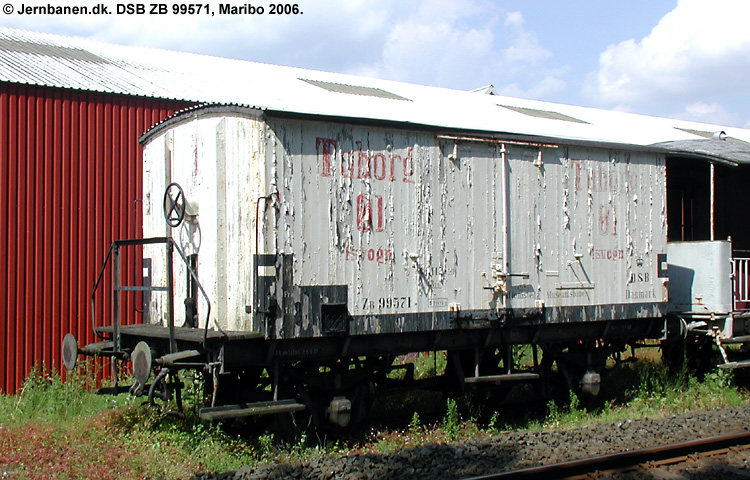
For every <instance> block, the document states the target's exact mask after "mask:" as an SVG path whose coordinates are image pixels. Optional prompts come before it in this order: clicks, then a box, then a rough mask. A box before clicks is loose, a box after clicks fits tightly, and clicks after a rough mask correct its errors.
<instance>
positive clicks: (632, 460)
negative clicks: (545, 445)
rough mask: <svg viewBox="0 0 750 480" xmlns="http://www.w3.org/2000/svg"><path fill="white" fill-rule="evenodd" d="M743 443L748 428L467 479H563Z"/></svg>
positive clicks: (748, 435)
mask: <svg viewBox="0 0 750 480" xmlns="http://www.w3.org/2000/svg"><path fill="white" fill-rule="evenodd" d="M743 444H750V431H744V432H738V433H730V434H727V435H719V436H716V437H709V438H703V439H699V440H690V441H687V442H680V443H673V444H671V445H662V446H657V447H648V448H640V449H637V450H631V451H628V452H620V453H611V454H607V455H599V456H595V457H590V458H583V459H580V460H570V461H567V462H561V463H554V464H551V465H543V466H539V467H529V468H523V469H520V470H513V471H509V472H501V473H496V474H490V475H482V476H478V477H471V478H470V479H467V480H510V479H512V480H520V479H527V478H529V479H532V478H533V479H566V478H572V477H580V476H582V475H586V474H589V473H593V472H601V471H619V470H626V469H629V468H634V467H636V466H638V465H641V464H644V463H648V462H659V461H663V460H667V459H670V458H677V457H684V456H687V455H691V454H696V453H704V452H710V451H714V450H720V449H724V448H729V447H733V446H737V445H743Z"/></svg>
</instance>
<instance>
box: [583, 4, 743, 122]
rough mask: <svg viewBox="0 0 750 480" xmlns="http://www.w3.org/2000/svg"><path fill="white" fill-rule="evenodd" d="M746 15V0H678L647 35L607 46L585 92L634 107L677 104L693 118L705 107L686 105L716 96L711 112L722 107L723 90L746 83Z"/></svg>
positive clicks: (704, 114) (599, 99) (705, 102)
mask: <svg viewBox="0 0 750 480" xmlns="http://www.w3.org/2000/svg"><path fill="white" fill-rule="evenodd" d="M748 18H750V2H747V1H746V0H714V1H712V2H705V1H703V0H680V2H679V3H678V5H677V7H676V8H675V9H674V10H672V11H671V12H669V13H668V14H667V15H665V16H664V17H663V18H662V19H661V21H660V22H659V23H658V25H656V26H655V27H654V29H653V30H652V31H651V33H650V34H649V35H648V36H646V37H644V38H643V39H641V40H639V41H637V40H635V39H630V40H626V41H623V42H621V43H619V44H617V45H610V46H609V47H607V49H606V50H605V51H604V52H603V53H602V54H601V55H600V57H599V70H598V71H596V72H593V73H592V74H590V75H589V77H588V78H587V84H586V88H585V90H584V95H587V96H588V97H589V98H591V99H592V100H595V101H596V102H598V103H599V104H602V105H608V106H612V105H616V104H620V105H621V106H622V105H628V106H634V107H636V109H638V110H643V109H652V110H656V111H658V109H674V106H675V105H682V106H683V107H679V108H684V111H683V112H681V114H680V116H687V117H691V118H693V119H696V120H697V119H699V118H701V117H708V114H707V112H706V111H705V109H703V110H701V109H697V110H696V109H695V108H688V107H687V106H689V105H692V106H695V105H699V103H698V102H703V105H712V104H714V103H716V102H718V103H716V106H715V108H714V112H719V111H722V110H723V107H721V103H722V102H723V101H726V97H724V96H723V95H725V94H732V93H736V92H737V91H744V90H745V89H746V88H747V87H746V83H747V78H748V76H749V75H750V29H748V28H747V19H748ZM723 111H725V112H726V110H723ZM726 113H727V115H726V117H727V118H729V117H731V115H729V112H726ZM717 116H718V113H717Z"/></svg>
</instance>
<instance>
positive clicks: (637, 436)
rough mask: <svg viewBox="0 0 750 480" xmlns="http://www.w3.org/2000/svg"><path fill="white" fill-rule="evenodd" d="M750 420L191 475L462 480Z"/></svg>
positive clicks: (683, 419)
mask: <svg viewBox="0 0 750 480" xmlns="http://www.w3.org/2000/svg"><path fill="white" fill-rule="evenodd" d="M748 426H750V406H747V407H745V406H743V407H728V408H723V409H720V410H713V411H699V412H691V413H685V414H681V415H673V416H671V417H666V418H659V419H650V418H638V419H631V420H622V421H619V422H616V423H608V424H601V425H593V426H589V427H582V428H575V429H570V430H541V431H530V432H515V431H510V432H503V433H501V434H498V435H495V436H493V437H491V438H482V439H469V440H464V441H456V442H453V443H448V444H426V445H422V446H419V447H415V448H410V449H403V450H400V451H397V452H393V453H389V454H375V453H366V454H350V455H347V456H340V455H338V456H335V455H329V456H326V457H320V458H315V459H312V460H309V461H305V462H301V463H294V464H283V463H277V464H267V465H257V466H254V467H245V468H242V469H240V470H237V471H233V472H223V473H206V474H201V475H196V476H194V477H193V479H195V480H214V479H225V480H255V479H282V478H285V479H286V478H295V479H333V478H348V479H354V480H357V479H360V480H365V479H367V480H375V479H409V480H415V479H433V478H444V479H452V478H455V479H459V478H466V477H472V476H477V475H486V474H490V473H497V472H500V471H506V470H516V469H519V468H524V467H531V466H538V465H546V464H552V463H558V462H563V461H567V460H574V459H580V458H586V457H591V456H595V455H602V454H607V453H614V452H621V451H627V450H634V449H638V448H643V447H652V446H658V445H665V444H669V443H676V442H683V441H688V440H695V439H697V438H705V437H710V436H716V435H722V434H727V433H733V432H739V431H743V430H746V429H747V428H748Z"/></svg>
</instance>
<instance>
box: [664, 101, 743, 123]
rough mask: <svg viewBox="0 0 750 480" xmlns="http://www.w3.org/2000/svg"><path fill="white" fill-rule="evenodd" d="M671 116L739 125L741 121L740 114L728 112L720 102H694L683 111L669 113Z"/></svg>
mask: <svg viewBox="0 0 750 480" xmlns="http://www.w3.org/2000/svg"><path fill="white" fill-rule="evenodd" d="M670 116H671V117H673V118H680V119H683V120H692V121H697V122H704V123H713V124H718V125H741V124H742V123H743V121H742V118H741V117H740V115H738V114H736V113H732V112H729V111H728V110H727V109H726V108H724V107H723V106H721V105H720V104H718V103H716V102H713V103H704V102H695V103H692V104H690V105H686V106H685V109H684V111H682V112H679V113H676V114H673V115H670Z"/></svg>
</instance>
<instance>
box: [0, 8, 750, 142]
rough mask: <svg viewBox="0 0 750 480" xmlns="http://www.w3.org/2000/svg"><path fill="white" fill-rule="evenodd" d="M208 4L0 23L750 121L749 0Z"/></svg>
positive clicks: (726, 121)
mask: <svg viewBox="0 0 750 480" xmlns="http://www.w3.org/2000/svg"><path fill="white" fill-rule="evenodd" d="M10 2H11V3H12V4H13V5H14V7H15V8H16V9H18V8H19V7H20V5H21V4H26V5H46V4H48V3H49V4H53V5H72V4H76V5H95V4H96V3H98V2H89V1H88V0H78V1H75V0H74V1H72V2H71V1H68V0H42V1H38V0H10ZM209 3H210V4H211V8H212V11H213V12H214V16H206V15H193V16H180V15H172V14H168V15H165V16H158V15H140V16H135V15H124V14H123V15H118V14H116V13H111V14H110V15H104V16H96V17H94V16H88V17H81V16H78V17H66V16H57V17H55V16H42V15H32V16H29V15H18V14H11V15H4V14H0V22H2V24H3V25H4V26H10V27H16V28H23V29H26V30H35V31H43V32H49V33H58V34H62V35H74V36H82V37H88V38H93V39H96V40H101V41H106V42H111V43H118V44H124V45H141V46H150V47H156V48H165V49H172V50H181V51H188V52H195V53H204V54H209V55H216V56H222V57H230V58H240V59H246V60H255V61H260V62H267V63H275V64H282V65H292V66H298V67H305V68H313V69H318V70H327V71H336V72H344V73H352V74H358V75H368V76H374V77H379V78H387V79H393V80H399V81H406V82H412V83H419V84H425V85H436V86H443V87H450V88H457V89H472V88H476V87H480V86H483V85H487V84H493V85H494V86H495V89H496V91H497V92H498V93H499V94H505V95H510V96H518V97H524V98H533V99H538V100H545V101H551V102H559V103H568V104H574V105H584V106H592V107H598V108H607V109H617V110H623V111H630V112H635V113H643V114H649V115H658V116H665V117H675V118H683V119H688V120H696V121H703V122H709V123H718V124H723V125H727V126H739V127H746V128H750V93H749V92H748V87H747V80H748V79H750V29H748V28H747V26H746V24H747V20H748V19H749V18H750V2H748V1H747V0H711V1H708V0H631V1H627V2H624V1H618V2H616V1H602V0H598V1H588V0H586V1H584V0H578V1H576V0H569V1H562V0H554V1H553V0H525V1H521V0H496V1H491V0H454V1H449V0H413V1H404V0H381V1H374V0H368V1H364V0H361V1H356V0H349V1H343V0H299V1H298V2H297V3H298V5H299V7H300V9H301V11H302V12H303V13H302V14H301V15H281V16H278V15H269V14H268V13H267V12H268V10H269V7H268V4H267V3H264V2H254V3H253V5H255V6H265V9H266V13H265V14H264V15H237V16H228V15H218V9H219V3H220V2H209ZM108 5H110V8H111V10H114V9H115V5H116V3H108ZM168 5H171V4H168ZM237 5H242V4H240V3H238V4H237Z"/></svg>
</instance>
